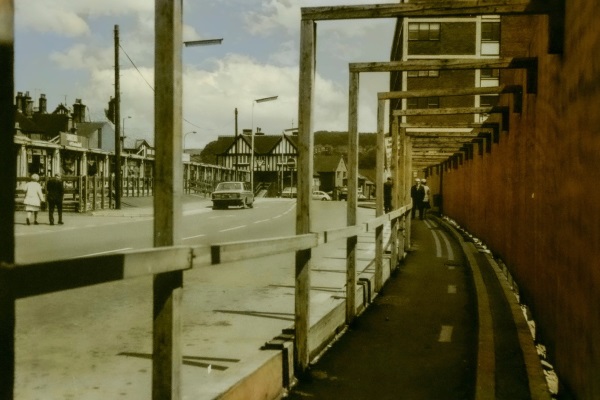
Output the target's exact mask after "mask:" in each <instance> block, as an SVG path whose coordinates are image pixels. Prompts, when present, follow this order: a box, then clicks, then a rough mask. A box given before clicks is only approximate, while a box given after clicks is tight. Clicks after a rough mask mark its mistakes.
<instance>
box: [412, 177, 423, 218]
mask: <svg viewBox="0 0 600 400" xmlns="http://www.w3.org/2000/svg"><path fill="white" fill-rule="evenodd" d="M410 197H411V198H412V202H413V205H412V210H411V216H412V218H415V215H416V214H417V209H418V210H419V217H420V218H421V219H423V206H422V203H423V198H424V197H425V190H424V189H423V186H421V179H419V178H417V180H416V181H415V184H414V185H412V187H411V188H410Z"/></svg>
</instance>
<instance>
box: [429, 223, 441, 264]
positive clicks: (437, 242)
mask: <svg viewBox="0 0 600 400" xmlns="http://www.w3.org/2000/svg"><path fill="white" fill-rule="evenodd" d="M431 234H432V235H433V239H434V240H435V256H436V257H438V258H440V257H441V256H442V244H441V243H440V239H439V238H438V235H437V232H436V231H434V230H433V229H431Z"/></svg>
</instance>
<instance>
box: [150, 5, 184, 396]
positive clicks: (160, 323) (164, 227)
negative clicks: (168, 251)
mask: <svg viewBox="0 0 600 400" xmlns="http://www.w3.org/2000/svg"><path fill="white" fill-rule="evenodd" d="M181 27H182V0H155V30H154V32H155V58H154V70H155V78H154V87H155V95H154V130H155V131H154V142H155V143H156V156H155V160H156V161H155V162H156V167H155V168H156V171H155V177H156V186H155V191H154V246H155V247H161V246H173V245H177V244H179V242H180V237H179V235H180V234H181V232H180V225H181V219H182V216H181V196H182V191H183V187H182V186H183V182H182V180H181V176H182V163H181V155H180V154H181V120H182V110H181V107H182V89H181V48H182V43H183V42H182V33H181ZM153 284H154V286H153V289H154V306H153V318H154V320H153V328H154V332H153V346H152V349H153V353H152V399H154V400H178V399H180V398H181V360H182V356H181V296H182V292H183V273H182V272H181V271H177V272H168V273H162V274H158V275H156V276H155V277H154V282H153Z"/></svg>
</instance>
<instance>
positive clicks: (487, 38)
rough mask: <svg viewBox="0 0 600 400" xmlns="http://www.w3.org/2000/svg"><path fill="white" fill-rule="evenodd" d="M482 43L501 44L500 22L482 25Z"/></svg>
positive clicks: (483, 23)
mask: <svg viewBox="0 0 600 400" xmlns="http://www.w3.org/2000/svg"><path fill="white" fill-rule="evenodd" d="M481 41H482V42H499V41H500V22H482V23H481Z"/></svg>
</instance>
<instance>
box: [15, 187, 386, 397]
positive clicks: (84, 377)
mask: <svg viewBox="0 0 600 400" xmlns="http://www.w3.org/2000/svg"><path fill="white" fill-rule="evenodd" d="M295 204H296V202H295V200H290V199H273V200H271V199H261V200H259V201H257V202H256V205H255V207H254V208H253V209H230V210H214V211H213V210H212V209H210V207H209V204H207V203H206V202H205V203H204V204H203V205H202V206H201V207H200V208H197V209H190V208H187V209H186V210H185V212H184V222H183V226H182V237H183V238H184V241H183V242H184V244H189V245H202V244H209V243H218V242H228V241H237V240H242V239H257V238H260V237H276V236H281V235H293V234H294V232H295ZM130 211H131V210H130ZM138 211H139V210H138ZM106 214H107V215H99V216H90V215H77V214H67V215H66V216H65V223H66V225H64V226H50V225H37V226H33V225H32V226H26V225H17V229H16V230H17V259H18V261H19V262H20V263H24V262H35V261H43V260H48V259H60V258H67V257H78V256H84V255H86V254H92V253H100V252H110V251H119V249H124V248H144V247H151V243H152V218H151V217H150V216H149V215H150V213H149V212H148V211H147V210H146V211H142V212H138V213H137V214H138V215H139V216H135V217H124V216H119V217H115V216H109V215H108V214H109V213H106ZM113 214H114V213H113ZM131 214H135V213H131ZM313 215H314V221H315V223H314V225H315V226H314V227H313V230H315V231H318V230H320V229H325V228H327V227H330V228H333V227H339V226H344V225H345V220H346V203H345V202H315V203H314V209H313ZM20 217H23V215H20V216H17V220H18V218H20ZM42 217H43V216H42ZM373 217H374V211H373V210H370V209H359V220H362V221H365V220H367V219H369V218H373ZM46 218H47V217H46ZM23 219H24V218H23ZM40 220H41V221H44V219H41V218H40ZM342 244H343V243H342ZM332 245H334V246H336V247H339V246H340V245H337V244H335V243H333V244H332ZM332 253H333V252H332ZM319 274H321V275H324V277H319ZM344 283H345V278H344V274H341V273H326V272H322V273H318V272H315V277H314V283H313V285H314V286H318V288H315V289H314V290H313V293H312V295H311V304H312V306H314V310H319V305H320V304H322V305H324V306H329V305H330V304H332V302H339V301H342V300H339V299H337V300H336V299H335V298H334V295H335V294H337V293H338V292H332V290H333V288H337V289H336V290H338V291H339V292H340V293H343V286H344ZM326 286H327V287H330V288H332V289H328V290H323V289H322V288H324V287H326ZM16 308H17V310H16V313H17V332H16V382H15V387H16V389H15V393H16V398H17V399H36V398H39V399H47V398H53V399H58V398H61V399H70V398H72V399H80V398H85V399H86V400H95V399H98V400H100V399H102V400H104V399H114V398H127V399H147V398H150V397H151V393H150V390H151V369H152V364H151V352H152V279H151V278H148V277H145V278H137V279H128V280H124V281H119V282H115V283H109V284H103V285H95V286H91V287H86V288H82V289H76V290H69V291H64V292H58V293H52V294H48V295H43V296H36V297H32V298H26V299H20V300H18V301H17V305H16ZM182 315H183V336H182V340H183V357H184V360H183V362H184V366H183V392H184V396H183V398H188V399H200V398H212V397H211V396H210V395H208V394H207V392H206V391H210V390H211V389H213V388H214V387H217V386H218V385H219V382H222V381H223V380H225V379H230V378H231V377H232V376H233V377H237V376H239V374H240V372H239V371H238V372H236V368H243V365H247V363H248V362H252V359H253V357H254V356H256V354H258V352H260V350H259V348H260V347H261V345H263V344H264V343H265V342H266V341H268V340H270V339H271V338H273V337H275V336H276V335H278V334H280V333H281V331H282V329H285V328H288V327H290V326H291V325H292V324H293V320H294V254H282V255H275V256H270V257H265V258H261V259H256V260H244V261H241V262H237V263H230V264H225V265H216V266H206V267H200V268H194V269H192V270H190V271H186V272H184V293H183V309H182ZM311 316H312V314H311ZM317 317H318V313H317V312H316V311H315V312H314V318H317Z"/></svg>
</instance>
